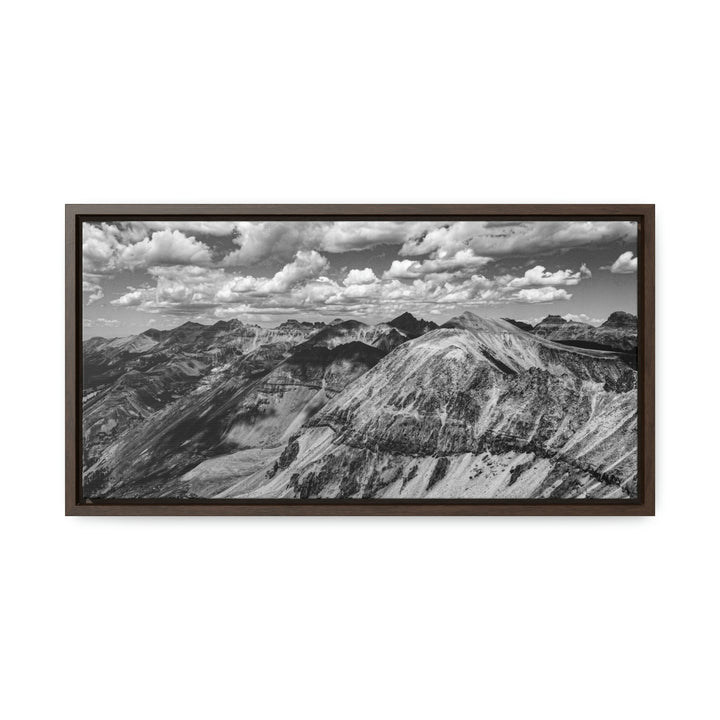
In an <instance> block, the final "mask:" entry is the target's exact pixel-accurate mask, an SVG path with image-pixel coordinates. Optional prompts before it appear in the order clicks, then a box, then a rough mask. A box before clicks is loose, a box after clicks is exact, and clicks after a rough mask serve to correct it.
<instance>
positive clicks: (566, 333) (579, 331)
mask: <svg viewBox="0 0 720 720" xmlns="http://www.w3.org/2000/svg"><path fill="white" fill-rule="evenodd" d="M637 327H638V324H637V317H636V316H635V315H630V313H626V312H614V313H612V314H611V315H610V316H609V317H608V319H607V320H606V321H605V322H604V323H603V324H602V325H600V326H599V327H595V326H594V325H589V324H588V323H582V322H571V321H568V320H563V318H561V317H560V316H559V315H548V316H547V317H546V318H545V319H544V320H542V321H541V322H539V323H538V324H537V325H535V327H534V328H533V329H532V331H531V332H532V333H533V334H534V335H538V336H540V337H544V338H547V339H548V340H555V341H556V342H562V343H566V344H569V345H575V346H576V347H589V348H591V347H594V348H596V349H599V350H615V351H619V352H626V353H632V352H635V351H636V350H637Z"/></svg>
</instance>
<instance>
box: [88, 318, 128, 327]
mask: <svg viewBox="0 0 720 720" xmlns="http://www.w3.org/2000/svg"><path fill="white" fill-rule="evenodd" d="M119 323H120V321H119V320H114V319H113V320H108V319H107V318H95V319H94V320H93V319H89V318H85V319H84V320H83V327H87V328H91V327H112V326H113V325H118V324H119Z"/></svg>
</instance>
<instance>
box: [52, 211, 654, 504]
mask: <svg viewBox="0 0 720 720" xmlns="http://www.w3.org/2000/svg"><path fill="white" fill-rule="evenodd" d="M653 276H654V206H653V205H68V206H66V514H69V515H250V514H274V515H279V514H288V515H289V514H293V515H297V514H317V515H320V514H334V515H361V514H363V515H652V514H654V465H653V462H654V424H653V423H654V419H653V413H654V399H653V397H654V395H653V393H654V340H653V333H654V317H653V316H654V286H653Z"/></svg>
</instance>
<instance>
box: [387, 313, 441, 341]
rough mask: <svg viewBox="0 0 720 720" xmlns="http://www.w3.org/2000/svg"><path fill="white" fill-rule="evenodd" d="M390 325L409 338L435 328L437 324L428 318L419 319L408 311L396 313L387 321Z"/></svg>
mask: <svg viewBox="0 0 720 720" xmlns="http://www.w3.org/2000/svg"><path fill="white" fill-rule="evenodd" d="M387 324H388V325H390V327H394V328H397V329H398V330H400V331H401V332H402V333H404V334H405V335H406V337H409V338H416V337H420V336H421V335H424V334H425V333H426V332H430V331H431V330H437V329H438V327H439V326H438V325H436V324H435V323H434V322H431V321H428V320H419V319H418V318H416V317H415V316H414V315H411V314H410V313H409V312H406V313H403V314H402V315H398V316H397V317H396V318H393V319H392V320H390V321H389V322H388V323H387Z"/></svg>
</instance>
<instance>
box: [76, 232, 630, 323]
mask: <svg viewBox="0 0 720 720" xmlns="http://www.w3.org/2000/svg"><path fill="white" fill-rule="evenodd" d="M636 253H637V226H636V224H635V223H633V222H624V221H612V222H610V221H572V222H570V221H525V222H523V221H517V222H506V221H471V222H470V221H425V220H423V221H417V222H406V221H402V222H400V221H386V220H383V221H366V220H363V221H302V222H298V221H270V222H256V221H253V222H245V221H243V222H224V221H203V222H201V221H176V222H150V221H143V222H102V223H85V224H84V226H83V325H84V328H83V331H84V332H83V334H84V337H92V336H94V335H103V336H107V337H110V336H121V335H128V334H133V333H137V332H141V331H142V330H145V329H147V328H148V327H157V328H161V329H162V328H170V327H174V326H176V325H179V324H182V323H183V322H185V321H187V320H193V321H195V322H203V323H213V322H217V320H220V319H226V318H238V319H240V320H242V321H243V322H248V323H256V324H259V325H264V326H272V325H276V324H278V323H280V322H282V321H283V320H286V319H288V318H295V319H297V320H313V321H315V320H325V321H328V320H332V319H333V318H336V317H342V318H356V319H359V320H363V321H365V322H369V323H375V322H380V321H383V320H389V319H391V318H392V317H394V316H396V315H398V314H400V313H402V312H405V311H409V312H412V313H413V314H415V315H418V316H420V317H423V318H426V319H432V320H435V321H436V322H438V323H440V322H444V321H445V320H447V319H448V318H450V317H452V316H453V315H456V314H458V313H460V312H464V311H465V310H471V311H472V312H475V313H476V314H478V315H483V316H486V317H512V318H515V319H518V320H526V321H530V322H532V321H537V320H539V319H541V318H543V317H545V316H546V315H548V314H550V313H552V314H556V315H562V316H567V317H568V318H577V319H581V320H584V321H586V322H593V323H595V324H597V323H599V322H601V321H602V320H604V319H605V318H606V317H607V316H608V314H609V313H611V312H612V311H613V310H626V311H628V312H632V313H636V309H637V304H636V303H637V298H636V292H637V285H636V283H637V274H636V273H637V255H636Z"/></svg>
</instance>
